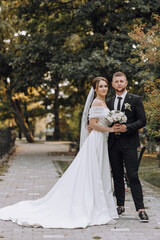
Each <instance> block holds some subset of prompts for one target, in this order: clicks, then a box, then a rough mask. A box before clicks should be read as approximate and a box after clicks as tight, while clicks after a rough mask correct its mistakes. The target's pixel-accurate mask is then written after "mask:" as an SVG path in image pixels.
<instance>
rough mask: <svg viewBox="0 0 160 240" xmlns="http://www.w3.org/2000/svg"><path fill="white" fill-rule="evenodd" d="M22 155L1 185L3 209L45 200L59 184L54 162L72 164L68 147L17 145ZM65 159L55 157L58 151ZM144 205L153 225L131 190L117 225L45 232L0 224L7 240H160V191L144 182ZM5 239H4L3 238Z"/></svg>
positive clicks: (48, 144)
mask: <svg viewBox="0 0 160 240" xmlns="http://www.w3.org/2000/svg"><path fill="white" fill-rule="evenodd" d="M17 145H18V152H17V154H16V155H14V156H13V157H12V158H11V160H10V162H9V165H10V168H9V170H8V172H6V173H5V176H3V181H1V182H0V207H3V206H6V205H10V204H13V203H16V202H18V201H21V200H29V199H37V198H39V197H43V196H44V195H45V194H46V193H47V192H48V191H49V190H50V189H51V188H52V187H53V185H54V184H55V183H56V182H57V180H58V178H59V174H58V173H57V170H56V168H55V165H54V164H53V161H54V160H62V161H70V160H72V159H73V158H74V157H73V156H72V157H70V156H65V152H67V151H68V149H69V147H68V145H66V144H64V143H63V142H61V143H58V142H56V143H52V142H49V143H44V144H36V143H35V144H28V143H20V142H19V143H17ZM57 149H58V151H59V152H61V151H64V155H63V156H53V155H52V153H53V152H54V151H56V152H57ZM143 191H144V201H145V205H146V207H147V213H148V215H149V217H150V222H149V223H140V222H139V220H138V215H137V213H136V211H135V207H134V203H133V199H132V197H131V193H130V189H128V192H126V211H125V213H124V214H123V215H122V216H121V217H120V218H119V219H118V220H117V222H116V224H115V225H101V226H92V227H88V228H86V229H73V230H71V229H43V228H31V227H21V226H18V225H17V224H14V223H12V222H10V221H0V236H2V237H3V238H2V239H4V240H45V239H46V240H47V239H48V240H50V239H53V240H55V239H56V240H59V239H64V240H94V239H96V237H99V238H100V239H101V240H160V211H159V206H160V189H158V188H156V187H154V186H152V185H150V184H148V183H145V182H143ZM0 239H1V238H0Z"/></svg>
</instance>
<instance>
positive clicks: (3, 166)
mask: <svg viewBox="0 0 160 240" xmlns="http://www.w3.org/2000/svg"><path fill="white" fill-rule="evenodd" d="M8 167H9V165H8V163H6V162H3V163H1V164H0V176H4V173H5V172H7V171H8ZM0 181H3V180H2V179H0Z"/></svg>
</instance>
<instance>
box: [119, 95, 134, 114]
mask: <svg viewBox="0 0 160 240" xmlns="http://www.w3.org/2000/svg"><path fill="white" fill-rule="evenodd" d="M131 98H132V97H131V95H130V94H129V93H127V94H126V96H125V99H124V102H123V105H122V109H121V111H122V112H124V111H125V109H124V106H125V103H130V101H131Z"/></svg>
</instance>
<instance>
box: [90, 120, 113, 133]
mask: <svg viewBox="0 0 160 240" xmlns="http://www.w3.org/2000/svg"><path fill="white" fill-rule="evenodd" d="M89 126H90V127H91V128H93V129H94V130H96V131H98V132H115V130H114V127H105V126H103V125H101V124H99V123H98V118H91V119H90V120H89Z"/></svg>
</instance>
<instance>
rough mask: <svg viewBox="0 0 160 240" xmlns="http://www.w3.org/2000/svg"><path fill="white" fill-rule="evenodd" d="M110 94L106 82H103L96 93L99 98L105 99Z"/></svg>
mask: <svg viewBox="0 0 160 240" xmlns="http://www.w3.org/2000/svg"><path fill="white" fill-rule="evenodd" d="M107 92H108V85H107V83H106V82H105V81H103V80H101V81H100V82H99V84H98V86H97V89H96V93H97V96H101V97H104V96H106V94H107Z"/></svg>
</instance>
